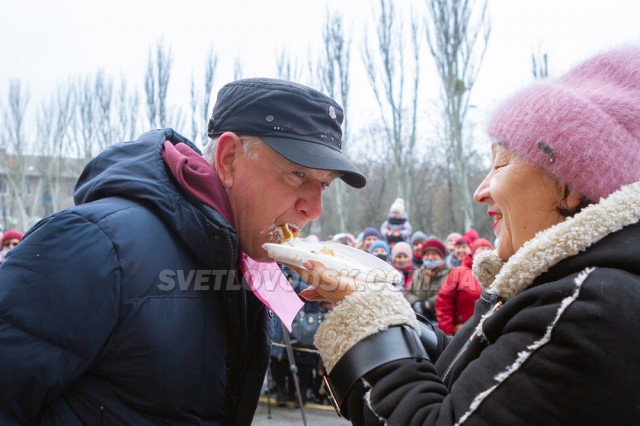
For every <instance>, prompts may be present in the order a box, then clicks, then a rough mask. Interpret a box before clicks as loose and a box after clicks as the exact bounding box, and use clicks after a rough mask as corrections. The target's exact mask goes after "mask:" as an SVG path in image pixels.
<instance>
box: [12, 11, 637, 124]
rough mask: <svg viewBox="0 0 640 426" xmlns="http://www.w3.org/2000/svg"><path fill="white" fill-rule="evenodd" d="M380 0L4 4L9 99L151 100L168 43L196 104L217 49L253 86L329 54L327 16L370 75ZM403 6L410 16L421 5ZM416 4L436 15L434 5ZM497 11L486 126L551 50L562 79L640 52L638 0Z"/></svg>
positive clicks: (427, 82)
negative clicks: (159, 45)
mask: <svg viewBox="0 0 640 426" xmlns="http://www.w3.org/2000/svg"><path fill="white" fill-rule="evenodd" d="M373 1H374V0H313V1H311V0H224V1H221V0H182V1H175V0H174V1H159V0H153V1H152V0H109V1H93V0H56V1H48V0H40V1H35V0H0V58H2V59H1V61H0V64H1V66H0V99H1V100H2V101H3V102H4V100H5V99H6V94H7V88H8V82H9V79H11V78H18V79H20V80H22V81H23V82H24V83H26V84H27V85H28V87H29V90H30V92H31V95H32V99H38V98H39V97H44V96H49V95H51V94H52V92H53V90H54V88H55V87H56V85H57V84H58V83H60V82H63V81H65V80H67V79H68V78H70V77H72V76H77V75H86V74H88V73H94V72H96V71H97V70H98V69H103V70H104V71H105V72H106V73H107V74H108V75H109V76H111V77H113V78H116V79H117V78H121V77H124V78H126V80H127V81H130V82H131V84H138V85H139V93H140V95H142V94H143V88H142V86H141V85H140V84H141V82H142V81H143V77H144V74H145V69H146V62H147V57H148V52H149V49H150V48H151V47H152V46H154V45H155V44H156V42H157V41H158V40H159V39H160V38H161V37H162V38H163V40H164V42H165V44H166V45H167V46H169V47H170V48H171V50H172V54H173V59H174V67H173V73H172V82H171V85H170V88H169V96H170V97H172V99H173V101H174V102H183V104H184V105H185V107H186V103H187V102H188V96H189V95H188V87H189V83H190V79H191V75H192V73H194V72H195V73H196V76H199V73H201V72H202V68H203V66H204V59H205V57H206V54H207V52H208V50H209V49H210V48H213V49H214V51H216V52H217V54H218V56H219V66H218V76H217V78H216V85H215V87H216V89H217V88H219V87H220V86H221V85H222V84H224V83H226V82H228V81H229V80H231V79H232V77H233V69H234V63H235V62H236V60H238V61H240V63H241V64H242V66H243V71H244V76H245V77H248V76H275V74H276V67H275V56H276V52H278V51H282V50H286V51H288V52H291V54H292V55H295V56H298V57H300V58H303V59H304V60H306V58H307V56H308V55H309V52H317V51H318V50H319V48H320V45H319V42H320V35H321V31H322V25H323V22H324V18H325V11H326V10H327V8H329V9H331V10H335V11H340V12H342V13H343V14H344V17H345V21H346V24H347V26H348V27H349V28H351V32H352V35H353V38H354V43H353V46H352V50H353V52H352V63H354V64H356V63H358V67H361V65H360V63H361V55H360V45H361V42H360V40H361V39H362V36H363V34H365V28H366V27H367V25H368V26H369V28H371V26H372V25H373V22H372V12H371V10H372V6H371V4H372V2H373ZM394 1H395V4H396V5H397V7H398V8H399V9H402V8H404V9H407V8H406V6H407V5H408V4H410V3H412V1H411V0H394ZM413 3H414V5H416V7H417V8H424V2H423V1H422V0H415V1H414V2H413ZM489 11H490V16H491V20H492V25H493V30H492V34H491V39H490V42H489V48H488V51H487V54H486V58H485V61H484V63H483V65H482V70H481V72H480V75H479V78H478V80H477V85H476V87H475V88H474V92H473V98H472V101H473V104H474V105H476V107H477V109H478V111H480V115H479V118H478V121H480V122H482V120H483V118H482V117H483V115H484V114H486V112H487V111H490V109H491V108H492V107H493V106H495V103H496V102H497V101H498V100H500V99H503V98H504V97H505V96H507V95H509V94H510V93H512V92H513V91H514V90H516V89H517V88H520V87H522V86H523V85H525V84H527V83H529V82H531V79H532V76H531V53H532V52H534V51H546V52H548V53H549V56H550V71H551V74H552V75H558V74H560V73H562V72H564V71H566V70H567V69H569V68H570V67H571V66H572V65H574V64H576V63H577V62H578V61H580V60H582V59H585V58H587V57H589V56H591V55H592V54H594V53H596V52H599V51H602V50H604V49H608V48H611V47H615V46H619V45H623V44H633V43H635V44H640V2H639V1H636V0H607V1H602V0H600V1H596V0H535V1H521V0H489ZM424 46H425V50H424V51H423V53H424V58H425V60H426V63H425V78H424V80H423V83H422V89H423V90H426V91H430V92H431V93H433V94H436V93H437V90H438V85H439V82H438V81H437V79H436V78H435V76H434V74H433V73H432V71H429V69H428V68H430V67H432V66H433V65H432V61H431V60H430V58H429V56H428V53H427V51H426V43H425V44H424ZM313 56H314V57H315V56H317V54H314V55H313ZM358 67H356V68H358ZM358 69H359V68H358ZM354 78H356V86H357V84H366V78H365V77H364V76H363V75H360V76H359V77H358V76H357V75H356V76H354ZM360 90H362V89H360ZM354 93H355V94H356V96H358V93H360V92H357V91H356V92H354ZM352 105H353V109H354V111H355V112H356V114H355V115H360V116H363V115H366V116H368V113H366V112H365V113H363V111H367V109H368V108H371V105H370V100H366V98H364V97H363V96H361V97H359V98H355V99H353V100H352ZM355 120H357V119H354V121H355ZM185 133H186V131H185Z"/></svg>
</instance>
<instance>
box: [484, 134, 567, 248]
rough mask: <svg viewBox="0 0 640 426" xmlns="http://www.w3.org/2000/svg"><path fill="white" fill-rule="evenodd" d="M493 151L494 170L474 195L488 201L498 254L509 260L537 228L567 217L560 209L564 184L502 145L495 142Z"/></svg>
mask: <svg viewBox="0 0 640 426" xmlns="http://www.w3.org/2000/svg"><path fill="white" fill-rule="evenodd" d="M491 154H492V155H491V156H492V159H493V164H492V167H491V170H490V171H489V174H488V175H487V177H485V179H484V180H483V181H482V183H481V184H480V186H478V189H476V192H475V194H474V195H473V198H474V200H475V201H476V202H477V203H483V204H486V205H487V207H488V212H487V213H488V214H489V216H491V218H492V219H493V229H494V232H495V234H496V236H497V237H498V246H497V247H496V249H497V252H498V256H499V257H500V258H501V259H502V260H507V259H509V258H510V257H511V256H512V255H513V254H514V253H515V252H516V251H518V250H519V249H520V247H522V245H523V244H524V243H525V242H527V241H529V240H530V239H531V238H533V236H534V235H535V234H536V233H537V232H539V231H542V230H544V229H547V228H549V227H551V226H553V225H555V224H556V223H559V222H562V221H564V219H565V218H564V217H563V216H562V215H561V214H560V213H558V212H557V210H556V208H557V207H558V206H559V201H560V200H561V196H562V189H563V188H562V187H561V185H560V184H559V183H558V181H556V180H555V179H553V178H552V177H551V176H549V175H548V174H546V173H545V172H543V171H542V170H540V169H538V168H537V167H535V166H534V165H533V164H531V163H529V162H527V161H526V160H523V159H522V158H520V157H519V156H518V155H516V154H514V153H513V152H512V151H510V150H509V149H508V148H506V147H504V146H502V145H499V144H496V145H494V146H493V147H492V150H491Z"/></svg>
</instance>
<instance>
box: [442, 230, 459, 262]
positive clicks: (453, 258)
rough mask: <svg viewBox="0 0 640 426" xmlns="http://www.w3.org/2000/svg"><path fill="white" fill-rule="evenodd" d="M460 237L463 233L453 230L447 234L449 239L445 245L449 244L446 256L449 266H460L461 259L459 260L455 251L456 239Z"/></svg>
mask: <svg viewBox="0 0 640 426" xmlns="http://www.w3.org/2000/svg"><path fill="white" fill-rule="evenodd" d="M460 237H462V235H460V234H459V233H457V232H452V233H450V234H449V235H447V239H446V240H445V245H446V246H447V256H446V257H445V259H444V261H445V263H446V264H447V266H449V268H453V267H455V266H460V261H459V260H458V258H457V257H456V255H455V253H454V249H455V247H456V245H455V244H456V241H457V240H458V238H460Z"/></svg>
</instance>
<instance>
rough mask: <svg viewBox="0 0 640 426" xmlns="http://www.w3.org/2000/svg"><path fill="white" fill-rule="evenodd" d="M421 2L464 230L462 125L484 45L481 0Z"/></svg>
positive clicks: (487, 28) (469, 209)
mask: <svg viewBox="0 0 640 426" xmlns="http://www.w3.org/2000/svg"><path fill="white" fill-rule="evenodd" d="M477 3H478V4H477V6H476V1H475V0H427V9H428V17H427V20H428V24H427V31H426V34H427V41H428V44H429V49H430V51H431V56H432V57H433V59H434V60H435V63H436V69H437V71H438V75H439V76H440V80H441V82H442V89H441V97H442V107H443V110H444V113H445V117H446V120H445V126H446V130H447V141H446V142H447V146H448V154H449V159H450V167H452V168H453V183H454V185H455V186H456V189H457V191H456V192H457V194H458V196H459V198H458V199H459V201H460V203H461V209H462V211H463V214H464V226H465V229H468V228H469V227H471V226H473V203H472V198H471V193H470V190H469V181H468V173H467V166H466V162H465V157H466V153H465V145H464V143H463V142H464V125H465V119H466V116H467V112H468V110H469V98H470V94H471V89H472V88H473V85H474V83H475V80H476V78H477V76H478V72H479V70H480V65H481V63H482V59H483V58H484V54H485V52H486V49H487V43H488V41H489V35H490V34H491V23H490V21H489V17H488V15H487V13H486V9H487V0H479V1H478V2H477Z"/></svg>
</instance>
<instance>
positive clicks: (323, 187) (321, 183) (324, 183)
mask: <svg viewBox="0 0 640 426" xmlns="http://www.w3.org/2000/svg"><path fill="white" fill-rule="evenodd" d="M330 186H331V183H330V182H320V187H321V188H322V190H323V191H324V190H325V189H327V188H328V187H330Z"/></svg>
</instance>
